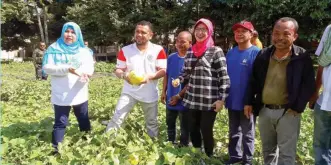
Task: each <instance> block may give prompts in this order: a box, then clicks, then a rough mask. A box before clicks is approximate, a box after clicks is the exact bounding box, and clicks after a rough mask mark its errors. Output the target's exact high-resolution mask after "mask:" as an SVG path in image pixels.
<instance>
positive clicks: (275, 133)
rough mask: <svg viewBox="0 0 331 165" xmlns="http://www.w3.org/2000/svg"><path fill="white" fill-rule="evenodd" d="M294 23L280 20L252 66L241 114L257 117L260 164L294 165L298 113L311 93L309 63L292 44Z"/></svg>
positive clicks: (303, 50)
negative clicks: (259, 136)
mask: <svg viewBox="0 0 331 165" xmlns="http://www.w3.org/2000/svg"><path fill="white" fill-rule="evenodd" d="M298 28H299V26H298V23H297V21H296V20H295V19H293V18H289V17H284V18H281V19H279V20H277V21H276V24H275V26H274V28H273V31H272V43H273V45H272V46H270V47H268V48H265V49H263V50H261V51H260V52H259V54H258V56H257V57H256V59H255V61H254V64H253V71H252V76H251V79H250V82H249V85H248V87H247V90H246V96H245V107H244V113H245V115H246V116H247V117H248V116H249V115H250V114H251V113H252V111H253V109H254V113H255V114H256V115H259V122H258V127H259V130H260V135H261V141H262V150H263V158H264V164H268V165H269V164H270V165H294V164H295V156H296V145H297V140H298V136H299V131H300V119H301V113H302V112H303V111H304V109H305V108H306V104H307V102H308V101H309V99H310V97H311V96H312V94H313V93H314V90H315V81H314V77H315V76H314V69H313V64H312V60H311V58H310V57H309V54H308V53H306V51H305V49H303V48H301V47H298V46H296V45H294V44H293V42H294V41H295V40H296V39H297V37H298V33H297V32H298Z"/></svg>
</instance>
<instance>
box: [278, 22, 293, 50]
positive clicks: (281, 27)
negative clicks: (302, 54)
mask: <svg viewBox="0 0 331 165" xmlns="http://www.w3.org/2000/svg"><path fill="white" fill-rule="evenodd" d="M297 38H298V34H297V32H296V29H295V25H294V23H293V22H292V21H285V22H283V21H278V22H277V23H276V25H275V26H274V29H273V31H272V43H273V45H274V46H275V47H276V49H280V50H282V49H288V48H289V47H291V46H292V45H293V42H294V41H295V40H296V39H297Z"/></svg>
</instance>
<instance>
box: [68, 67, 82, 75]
mask: <svg viewBox="0 0 331 165" xmlns="http://www.w3.org/2000/svg"><path fill="white" fill-rule="evenodd" d="M68 71H69V73H71V74H74V75H76V76H80V75H79V74H78V73H77V72H76V69H74V68H69V69H68Z"/></svg>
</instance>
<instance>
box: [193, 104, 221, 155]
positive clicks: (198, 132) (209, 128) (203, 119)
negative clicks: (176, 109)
mask: <svg viewBox="0 0 331 165" xmlns="http://www.w3.org/2000/svg"><path fill="white" fill-rule="evenodd" d="M189 114H190V137H191V141H192V144H193V146H194V147H196V148H201V145H202V144H201V143H202V139H203V145H204V148H205V153H206V154H207V156H209V157H210V156H212V155H213V150H214V133H213V127H214V122H215V119H216V114H217V113H216V112H214V111H201V110H189Z"/></svg>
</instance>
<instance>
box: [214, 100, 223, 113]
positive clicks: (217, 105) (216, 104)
mask: <svg viewBox="0 0 331 165" xmlns="http://www.w3.org/2000/svg"><path fill="white" fill-rule="evenodd" d="M223 106H224V101H222V100H217V101H215V102H214V103H213V105H212V107H215V109H214V111H215V112H219V111H221V110H222V109H223Z"/></svg>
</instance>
